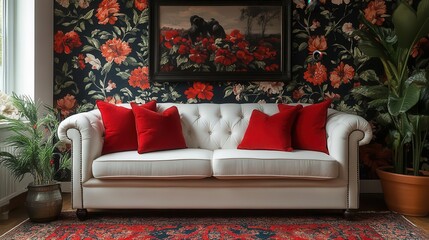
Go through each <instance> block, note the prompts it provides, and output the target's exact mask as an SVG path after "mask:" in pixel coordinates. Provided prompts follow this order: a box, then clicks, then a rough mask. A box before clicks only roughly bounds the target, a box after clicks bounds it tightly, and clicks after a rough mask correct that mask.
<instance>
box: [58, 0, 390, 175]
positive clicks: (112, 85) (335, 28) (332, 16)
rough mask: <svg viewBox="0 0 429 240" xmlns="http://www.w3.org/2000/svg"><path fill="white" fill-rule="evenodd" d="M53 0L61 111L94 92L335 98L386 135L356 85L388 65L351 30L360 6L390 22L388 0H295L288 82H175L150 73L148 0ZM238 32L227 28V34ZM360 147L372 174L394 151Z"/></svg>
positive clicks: (99, 95) (140, 98)
mask: <svg viewBox="0 0 429 240" xmlns="http://www.w3.org/2000/svg"><path fill="white" fill-rule="evenodd" d="M54 1H55V5H54V8H55V9H54V10H55V30H54V33H55V36H53V37H54V49H53V50H54V52H55V60H54V61H55V63H54V69H55V73H54V77H55V80H54V81H55V83H54V103H56V106H55V107H56V109H58V111H60V112H61V115H62V117H67V116H68V115H70V114H73V113H75V112H79V111H86V110H89V109H92V108H94V103H95V101H96V100H97V99H101V100H104V101H107V102H111V103H123V102H130V101H135V102H138V103H141V102H145V101H148V100H151V99H156V100H157V101H158V102H182V103H199V102H213V103H225V102H228V103H244V102H259V103H264V102H285V103H290V102H302V103H313V102H319V101H322V100H323V99H327V98H330V99H333V107H334V108H336V109H338V110H340V111H346V112H352V113H356V114H359V115H362V116H364V117H365V118H367V119H368V120H370V121H371V123H373V125H374V131H375V132H376V136H377V137H376V138H375V139H374V141H377V140H380V139H382V138H383V131H384V130H383V129H382V128H381V127H380V126H379V125H378V124H377V123H376V121H374V120H372V119H371V111H368V109H367V106H366V103H365V101H363V100H362V99H358V98H356V97H355V96H353V95H352V93H351V90H352V89H353V88H355V87H357V86H360V85H361V84H366V83H367V82H369V81H373V80H378V78H383V75H382V74H381V73H382V69H383V68H382V66H381V65H380V64H379V63H378V62H373V61H372V60H371V61H369V59H368V58H367V57H366V56H365V55H363V54H362V52H361V51H360V50H359V49H358V48H357V41H356V39H355V38H354V36H353V31H354V30H355V29H357V28H359V27H360V24H359V22H358V20H357V19H358V15H359V13H360V12H362V14H364V16H365V18H366V19H368V20H369V21H371V22H372V23H373V24H377V25H383V24H385V25H387V26H388V25H389V21H390V19H389V17H390V14H391V12H392V9H393V8H394V2H393V1H391V0H356V1H350V0H319V1H315V3H313V4H310V5H308V4H307V2H308V1H306V0H293V1H292V4H291V6H292V24H291V25H292V26H291V27H292V43H291V44H292V53H291V55H292V59H291V68H292V79H291V81H290V82H225V81H223V80H222V79H219V81H217V82H174V83H157V82H150V81H149V79H148V65H149V63H148V51H149V46H148V44H149V43H148V35H149V32H148V27H149V7H148V0H54ZM237 34H239V33H237V32H236V31H235V32H234V31H233V32H226V37H227V38H228V39H231V38H235V37H236V35H237ZM207 44H209V45H210V42H209V43H207ZM209 47H210V46H209ZM315 50H319V51H321V52H322V53H323V55H322V56H323V57H322V58H321V60H319V61H314V60H313V59H312V57H311V56H312V53H313V51H315ZM176 51H177V52H175V54H180V51H184V50H183V49H180V48H178V49H176ZM249 54H250V53H249ZM232 57H235V56H232ZM236 57H238V58H240V56H236ZM248 57H252V56H250V55H249V56H248ZM196 59H197V60H198V58H196ZM377 138H378V139H377ZM361 151H362V152H361V160H362V163H363V164H361V165H362V169H363V171H361V172H362V177H364V178H365V177H368V178H372V177H374V175H373V171H372V170H373V169H374V168H375V167H376V166H378V165H383V164H386V162H387V159H388V156H389V152H388V151H387V150H386V149H385V148H384V147H383V146H382V145H381V144H378V143H375V144H371V145H369V146H368V147H366V148H364V149H362V150H361ZM371 159H379V160H377V161H373V160H371Z"/></svg>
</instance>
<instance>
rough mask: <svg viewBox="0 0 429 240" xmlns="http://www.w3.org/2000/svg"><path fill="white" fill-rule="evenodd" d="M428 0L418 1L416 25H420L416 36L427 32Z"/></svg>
mask: <svg viewBox="0 0 429 240" xmlns="http://www.w3.org/2000/svg"><path fill="white" fill-rule="evenodd" d="M428 13H429V0H422V1H420V3H419V5H418V7H417V25H418V26H421V28H420V30H419V35H418V38H421V37H424V36H426V35H428V33H429V14H428Z"/></svg>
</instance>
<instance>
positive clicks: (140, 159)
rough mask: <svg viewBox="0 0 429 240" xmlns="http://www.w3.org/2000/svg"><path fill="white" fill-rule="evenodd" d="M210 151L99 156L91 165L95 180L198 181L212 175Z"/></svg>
mask: <svg viewBox="0 0 429 240" xmlns="http://www.w3.org/2000/svg"><path fill="white" fill-rule="evenodd" d="M212 155H213V151H210V150H206V149H190V148H188V149H176V150H166V151H157V152H150V153H144V154H138V153H137V151H127V152H117V153H111V154H106V155H102V156H100V157H99V158H97V159H95V160H94V162H93V163H92V173H93V175H94V177H95V178H103V179H136V178H150V179H200V178H206V177H210V176H211V175H212V169H211V159H212Z"/></svg>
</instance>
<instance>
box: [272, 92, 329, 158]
mask: <svg viewBox="0 0 429 240" xmlns="http://www.w3.org/2000/svg"><path fill="white" fill-rule="evenodd" d="M331 102H332V100H330V99H329V100H325V101H323V102H321V103H316V104H312V105H308V106H306V107H303V108H302V109H301V110H299V111H298V115H297V117H296V119H295V124H294V126H293V127H292V146H293V148H295V149H302V150H312V151H319V152H324V153H328V148H327V146H326V119H327V116H328V108H329V106H330V105H331ZM278 107H279V110H280V112H282V111H286V110H288V109H290V108H293V106H290V105H285V104H279V105H278Z"/></svg>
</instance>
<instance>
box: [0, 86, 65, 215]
mask: <svg viewBox="0 0 429 240" xmlns="http://www.w3.org/2000/svg"><path fill="white" fill-rule="evenodd" d="M10 101H11V103H12V106H13V107H14V108H15V109H16V113H18V116H19V117H17V118H14V117H13V116H7V115H6V114H3V113H1V114H0V121H2V122H5V123H6V124H7V125H8V128H9V130H10V131H11V132H12V134H11V135H10V136H9V137H8V138H6V139H2V141H4V143H5V144H7V145H8V146H11V147H12V148H13V149H14V151H12V152H6V151H2V152H0V165H3V166H5V167H6V168H7V169H9V170H10V171H11V173H12V174H13V175H14V176H15V178H16V179H17V180H22V179H23V177H24V175H26V174H31V175H32V177H33V178H34V182H33V183H30V184H29V185H28V193H27V198H26V208H27V212H28V214H29V218H30V220H32V221H35V222H45V221H51V220H54V219H56V218H57V217H58V216H59V214H60V213H61V209H62V196H61V190H60V184H59V183H58V182H56V181H55V180H54V176H55V174H56V172H57V171H59V170H62V169H66V168H69V166H70V157H69V154H68V153H66V154H60V153H57V151H56V148H57V146H58V145H59V144H61V142H59V141H57V137H56V133H57V127H58V124H59V121H58V119H57V118H56V116H55V114H54V110H53V109H50V108H48V107H46V110H47V113H43V117H40V115H39V114H41V112H39V108H40V107H39V106H40V104H39V102H37V103H36V102H35V101H33V100H32V99H31V98H29V97H27V96H18V95H16V94H13V95H12V96H11V97H10ZM55 157H57V158H59V163H60V164H59V168H58V170H55V166H54V163H55V161H54V158H55Z"/></svg>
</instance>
